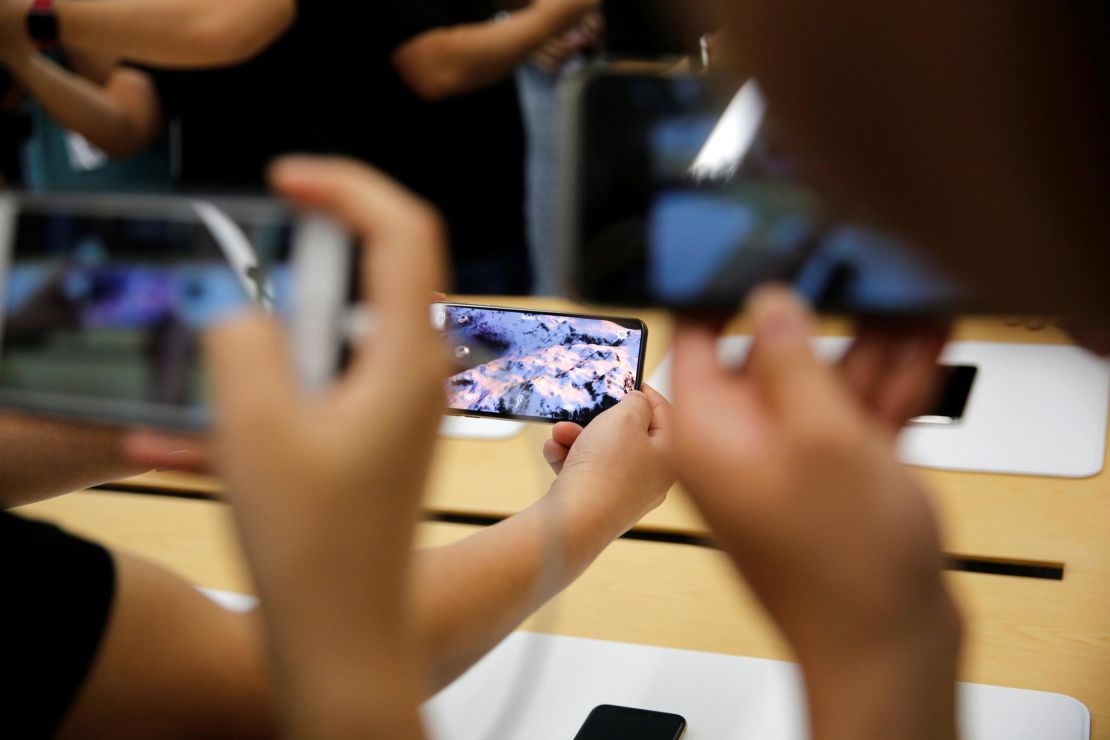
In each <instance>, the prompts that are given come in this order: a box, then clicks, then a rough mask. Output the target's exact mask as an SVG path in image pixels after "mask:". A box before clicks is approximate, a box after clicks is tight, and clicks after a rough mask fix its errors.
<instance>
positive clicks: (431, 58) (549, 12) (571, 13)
mask: <svg viewBox="0 0 1110 740" xmlns="http://www.w3.org/2000/svg"><path fill="white" fill-rule="evenodd" d="M596 6H597V2H596V0H539V1H538V2H535V3H533V4H532V5H529V6H528V7H526V8H524V9H523V10H520V11H517V12H515V13H512V14H510V15H508V16H507V17H505V18H503V19H499V20H492V21H487V22H485V23H468V24H461V25H457V26H449V27H445V28H435V29H432V30H429V31H425V32H424V33H421V34H419V35H417V36H416V37H414V38H412V39H409V40H408V41H406V42H405V43H403V44H402V45H401V46H399V47H398V48H397V49H396V50H395V51H394V52H393V66H394V68H395V69H396V70H397V72H398V74H399V75H400V76H401V78H402V79H403V80H404V81H405V83H406V84H407V85H408V86H409V88H410V89H411V90H412V91H413V92H415V93H416V94H417V95H419V96H421V97H423V98H425V99H427V100H439V99H442V98H447V97H450V96H452V95H460V94H462V93H466V92H471V91H473V90H478V89H481V88H483V87H486V86H488V85H491V84H493V83H495V82H498V81H499V80H501V79H504V78H505V77H507V76H508V75H510V74H512V72H513V70H515V69H516V68H517V67H518V66H519V65H520V64H521V63H522V62H524V61H526V60H527V59H528V57H529V56H531V55H532V53H533V52H535V51H537V50H538V49H539V48H540V47H541V46H543V44H544V43H545V42H546V41H547V40H548V39H550V38H552V37H553V36H556V35H558V34H560V33H562V32H563V31H566V30H567V29H569V28H571V27H572V26H574V25H575V24H576V23H577V22H578V21H579V20H581V19H582V18H583V17H584V16H585V15H587V14H588V13H589V12H590V11H591V10H593V9H594V8H595V7H596Z"/></svg>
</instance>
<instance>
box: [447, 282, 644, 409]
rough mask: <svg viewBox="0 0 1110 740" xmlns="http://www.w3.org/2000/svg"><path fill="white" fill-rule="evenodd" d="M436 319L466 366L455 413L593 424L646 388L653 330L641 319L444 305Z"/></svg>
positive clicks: (453, 398)
mask: <svg viewBox="0 0 1110 740" xmlns="http://www.w3.org/2000/svg"><path fill="white" fill-rule="evenodd" d="M435 310H436V312H437V313H436V315H435V320H436V324H437V325H438V326H439V327H440V328H441V330H442V331H443V336H444V341H445V342H447V345H448V350H449V352H450V353H451V355H452V356H453V358H454V360H455V362H456V368H457V369H459V372H457V373H456V374H455V375H452V376H451V377H450V378H448V379H447V384H446V388H447V406H448V409H449V410H450V411H451V412H452V413H455V414H461V415H467V416H491V417H500V418H508V419H521V420H525V421H544V422H555V421H574V422H577V423H579V424H582V425H585V424H588V423H589V422H590V421H591V420H592V419H593V418H594V417H596V416H597V415H598V414H600V413H601V412H602V411H604V410H605V409H607V408H610V407H612V406H615V405H616V404H617V403H618V402H619V401H620V400H621V399H622V398H623V397H624V396H625V394H626V393H628V392H629V391H632V390H639V388H640V383H641V379H642V377H643V370H644V368H643V362H644V350H645V348H646V344H647V329H646V327H645V326H644V323H643V322H642V321H639V320H637V319H625V318H608V317H594V316H577V315H567V314H558V313H548V312H543V311H527V310H520V309H510V308H496V307H491V306H469V305H463V304H440V305H438V306H437V307H436V309H435Z"/></svg>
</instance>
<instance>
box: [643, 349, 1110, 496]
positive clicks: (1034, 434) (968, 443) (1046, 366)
mask: <svg viewBox="0 0 1110 740" xmlns="http://www.w3.org/2000/svg"><path fill="white" fill-rule="evenodd" d="M850 341H851V340H850V339H847V338H844V337H819V338H817V339H815V340H814V348H815V350H816V351H817V353H818V354H819V355H820V356H822V357H823V358H825V359H827V360H828V361H830V362H832V361H835V360H837V359H838V358H839V357H840V355H842V354H843V353H844V351H845V349H846V348H847V347H848V344H849V342H850ZM750 344H751V338H750V337H742V336H736V337H725V338H724V339H722V340H721V344H720V352H721V358H722V361H723V362H725V363H726V364H728V365H730V366H739V365H740V364H741V363H742V362H743V360H744V358H745V357H746V356H747V352H748V347H749V346H750ZM941 361H942V362H944V363H948V364H957V365H974V366H976V367H978V368H979V374H978V376H977V377H976V379H975V383H974V385H973V386H972V389H971V395H970V397H969V398H968V405H967V408H966V410H965V413H964V418H963V419H962V420H961V421H960V422H959V423H957V424H953V425H926V424H923V425H910V426H908V427H907V428H906V429H905V430H904V431H903V433H902V435H901V437H900V439H899V453H900V455H901V457H902V460H903V461H904V462H906V463H909V464H911V465H920V466H922V467H929V468H940V469H944V470H962V471H971V472H984V473H1015V474H1025V475H1040V476H1057V477H1064V478H1085V477H1088V476H1092V475H1097V474H1098V473H1099V472H1101V470H1102V467H1103V461H1104V458H1105V454H1106V428H1107V416H1108V411H1110V362H1107V361H1105V360H1101V359H1099V358H1097V357H1095V356H1093V355H1091V354H1090V353H1088V352H1086V351H1084V350H1082V349H1080V348H1078V347H1071V346H1066V345H1045V344H1010V343H1002V342H952V343H951V344H949V346H948V347H947V348H946V350H945V352H944V355H943V356H942V357H941ZM670 364H671V363H670V355H668V356H667V357H666V358H665V359H664V361H663V363H662V364H661V365H660V366H659V368H657V369H656V371H655V373H654V374H653V375H652V377H651V378H650V379H649V380H648V383H649V384H650V385H652V386H653V387H654V388H655V389H656V390H658V391H660V392H661V393H663V394H664V395H669V394H670V387H671V383H670Z"/></svg>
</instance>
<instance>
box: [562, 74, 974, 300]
mask: <svg viewBox="0 0 1110 740" xmlns="http://www.w3.org/2000/svg"><path fill="white" fill-rule="evenodd" d="M571 128H572V130H573V131H574V140H573V141H572V146H573V152H574V154H573V164H571V169H572V172H571V173H570V174H569V175H568V181H569V183H570V187H571V188H572V189H570V190H568V191H567V197H568V198H571V199H572V200H571V201H570V202H572V203H573V204H574V205H573V206H572V207H571V208H570V209H569V211H568V213H569V214H570V223H569V224H568V228H567V229H566V233H567V234H568V235H569V238H570V239H571V240H572V243H570V244H568V245H566V246H567V248H568V252H569V253H570V254H572V255H574V257H573V262H574V270H573V277H572V279H573V282H574V288H575V292H576V293H577V294H578V295H579V297H581V298H583V299H584V300H587V301H595V302H602V303H615V304H623V305H664V306H669V307H676V308H689V309H711V310H725V311H733V310H735V309H736V308H737V307H738V306H739V304H740V303H741V302H742V300H743V298H744V296H745V295H746V294H747V293H748V292H749V291H750V290H751V289H752V288H753V287H754V286H756V285H758V284H760V283H763V282H767V281H772V280H773V281H778V282H787V283H792V284H793V285H794V287H795V288H796V289H797V290H798V291H799V292H800V293H802V294H803V295H804V296H806V297H807V298H808V299H809V301H810V302H811V303H813V304H814V305H815V306H816V307H817V308H819V309H821V310H824V311H830V312H842V313H850V314H877V315H898V314H933V313H947V312H949V311H950V310H952V309H954V308H955V307H961V306H963V305H964V304H965V303H966V302H967V299H968V296H967V291H965V290H964V289H963V288H962V287H961V286H960V285H958V284H957V283H956V281H954V280H952V279H951V278H950V277H948V276H946V275H944V274H942V273H941V271H940V270H939V269H938V268H937V267H936V266H934V265H931V264H929V263H928V262H927V261H926V260H925V259H924V258H923V257H922V256H921V255H920V254H918V253H916V252H915V251H913V250H911V249H910V248H909V247H908V246H907V245H905V244H903V243H900V242H898V241H896V240H895V239H893V238H891V237H889V236H886V235H884V234H880V233H878V232H875V231H872V230H869V229H866V228H863V227H862V226H859V225H856V224H852V223H846V222H841V221H838V220H836V219H835V218H833V217H832V216H831V215H830V213H829V212H828V210H827V208H826V205H825V203H823V202H822V200H821V199H820V198H819V197H818V195H817V193H816V191H815V189H814V188H812V187H811V186H810V185H809V184H808V183H807V180H806V177H805V173H804V172H803V171H802V170H801V168H800V167H799V166H798V165H797V163H796V162H795V161H793V160H792V159H791V158H790V157H789V156H787V155H786V154H784V152H783V151H782V150H781V148H780V147H778V146H776V141H775V139H776V137H775V136H774V131H773V129H772V128H771V127H770V124H769V123H768V122H767V119H766V105H765V102H764V100H763V98H762V95H761V93H760V91H759V89H758V87H757V86H756V84H755V83H754V82H749V83H747V84H746V85H744V86H743V87H741V88H740V89H739V90H736V89H735V88H729V89H727V90H722V89H720V88H718V87H717V86H714V85H713V84H712V83H711V82H710V81H709V80H706V79H703V78H701V77H697V78H695V77H688V76H665V77H664V76H658V75H637V74H616V73H610V74H604V73H603V74H600V75H597V76H594V77H591V78H587V80H586V81H585V82H584V83H583V86H582V88H581V91H580V93H579V98H578V101H577V115H576V117H575V119H574V121H573V123H572V126H571Z"/></svg>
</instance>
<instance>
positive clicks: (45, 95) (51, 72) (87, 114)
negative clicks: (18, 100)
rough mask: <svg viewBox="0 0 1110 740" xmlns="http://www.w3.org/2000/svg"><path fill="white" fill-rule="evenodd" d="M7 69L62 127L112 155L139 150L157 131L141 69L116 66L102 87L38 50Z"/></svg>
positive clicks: (150, 91) (155, 111)
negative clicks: (39, 52)
mask: <svg viewBox="0 0 1110 740" xmlns="http://www.w3.org/2000/svg"><path fill="white" fill-rule="evenodd" d="M11 69H12V72H13V74H14V75H15V76H16V77H17V78H18V79H19V80H20V81H21V82H22V83H23V85H24V86H25V87H26V88H27V90H28V92H29V93H30V94H31V95H32V96H34V98H35V99H36V100H37V101H38V102H39V104H40V105H42V107H43V108H44V109H46V111H47V112H48V113H49V114H50V115H51V116H52V117H53V118H54V119H55V120H56V121H57V122H58V123H59V124H60V125H61V126H63V127H64V128H67V129H69V130H70V131H76V132H77V133H79V134H81V135H82V136H84V137H85V138H86V139H88V140H89V141H90V142H92V143H93V144H94V145H96V146H98V147H100V148H101V149H103V150H104V151H106V152H107V153H108V154H111V155H112V156H126V155H129V154H133V153H135V152H137V151H140V150H141V149H143V148H144V147H145V146H146V145H147V144H149V143H150V141H151V140H152V139H153V138H154V136H155V134H156V132H157V128H158V121H159V118H160V116H159V115H158V105H157V102H156V99H155V97H154V91H153V89H152V88H151V86H150V83H149V80H148V79H147V78H146V76H145V75H144V74H143V73H142V72H139V71H137V70H127V69H124V70H120V71H117V72H115V73H113V74H111V75H109V78H108V81H107V82H106V83H105V86H100V85H97V84H96V83H94V82H91V81H89V80H87V79H85V78H84V77H81V76H80V75H76V74H73V73H72V72H69V71H68V70H66V69H64V68H62V67H61V66H59V65H58V64H56V63H54V62H53V61H51V60H50V59H48V58H47V57H44V56H42V55H39V54H30V55H28V56H26V57H23V58H22V59H20V60H18V61H15V62H13V63H12V64H11Z"/></svg>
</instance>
